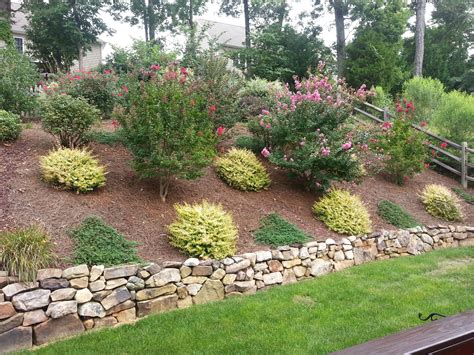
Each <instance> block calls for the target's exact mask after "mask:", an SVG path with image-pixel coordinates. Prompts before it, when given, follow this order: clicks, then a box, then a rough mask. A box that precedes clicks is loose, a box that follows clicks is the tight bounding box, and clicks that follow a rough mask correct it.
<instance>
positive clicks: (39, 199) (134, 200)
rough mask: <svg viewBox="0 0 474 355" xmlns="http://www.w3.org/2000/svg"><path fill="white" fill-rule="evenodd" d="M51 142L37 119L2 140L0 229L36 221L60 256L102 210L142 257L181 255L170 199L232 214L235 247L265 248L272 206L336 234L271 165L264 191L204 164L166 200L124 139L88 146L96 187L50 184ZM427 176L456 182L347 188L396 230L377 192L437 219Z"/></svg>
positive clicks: (313, 231)
mask: <svg viewBox="0 0 474 355" xmlns="http://www.w3.org/2000/svg"><path fill="white" fill-rule="evenodd" d="M52 147H53V141H52V139H51V137H50V136H49V135H48V134H46V133H44V132H43V131H42V130H41V129H40V127H39V126H38V125H34V127H33V128H32V129H26V130H24V131H23V133H22V135H21V138H20V139H19V140H18V141H17V142H14V143H11V144H8V145H0V230H4V229H9V228H13V227H15V226H18V225H28V224H32V223H37V224H41V225H43V226H44V227H45V228H46V229H48V230H49V231H50V233H51V235H52V236H53V238H54V241H55V243H56V252H57V254H58V255H59V256H60V257H62V258H63V260H64V257H67V256H70V255H71V252H72V247H73V245H72V241H71V239H70V237H69V236H68V233H67V232H68V230H69V229H70V228H71V227H73V226H76V225H77V224H79V223H80V222H81V221H82V220H83V219H84V218H85V217H86V216H90V215H97V216H100V217H102V218H103V219H104V220H105V221H106V222H107V223H109V224H110V225H112V226H113V227H114V228H116V229H117V230H119V231H120V232H122V233H123V234H125V235H126V237H127V238H129V239H131V240H135V241H137V242H138V243H139V248H138V251H139V254H140V256H141V257H143V258H144V259H146V260H151V261H164V260H182V259H184V258H185V256H184V255H182V254H180V253H179V252H178V251H177V250H176V249H175V248H174V247H172V246H170V245H169V243H168V240H167V235H166V225H168V224H170V223H171V222H172V221H173V220H174V219H175V213H174V209H173V204H175V203H180V202H189V203H192V202H194V201H201V200H202V199H207V200H209V201H213V202H220V203H222V205H223V206H224V207H225V208H226V209H227V210H228V211H230V212H231V213H232V215H233V217H234V220H235V222H236V224H237V225H238V227H239V242H238V251H239V252H247V251H252V250H257V249H259V250H260V249H265V248H267V247H265V246H262V245H258V244H256V243H255V241H254V240H253V237H252V235H251V233H252V231H253V230H255V229H256V228H258V225H259V221H260V218H261V217H262V216H264V215H266V214H268V213H270V212H277V213H279V214H281V215H282V216H283V217H285V218H287V219H288V220H289V221H290V222H292V223H294V224H296V225H298V226H299V227H300V228H302V229H303V230H305V231H306V232H308V233H309V234H310V235H312V236H313V237H314V238H315V239H318V240H321V239H325V238H327V237H332V238H335V239H337V238H341V236H339V235H337V234H335V233H333V232H330V231H328V230H327V229H326V228H325V227H324V225H323V224H322V223H321V222H319V221H317V220H316V219H314V218H313V216H312V214H311V206H312V204H313V203H314V201H315V200H316V199H317V198H318V196H317V195H316V194H314V193H310V192H307V191H305V190H304V189H303V188H301V187H300V186H297V185H296V184H295V183H294V182H292V181H291V180H289V179H288V178H287V176H286V173H285V172H284V171H281V170H279V169H278V168H276V167H273V166H271V165H267V167H268V169H269V172H270V174H271V178H272V186H271V188H270V189H269V190H268V191H262V192H258V193H251V192H240V191H237V190H234V189H231V188H229V187H228V186H227V185H226V184H224V183H223V182H222V181H221V180H220V179H219V178H218V177H217V176H216V174H215V172H214V171H213V169H212V168H209V169H207V171H206V174H205V175H204V176H203V177H202V178H200V179H198V180H195V181H184V180H177V181H174V182H173V184H172V186H170V191H169V198H168V201H167V202H166V203H162V202H161V200H160V197H159V192H158V186H157V181H156V180H154V179H149V180H140V179H139V178H138V177H137V176H136V175H135V174H134V172H133V170H132V169H131V167H130V158H131V157H130V154H129V153H128V152H127V150H126V149H125V148H124V147H122V146H113V147H112V146H107V145H102V144H92V145H91V148H92V150H93V152H94V154H95V155H96V156H97V157H98V158H99V159H100V161H101V162H102V163H103V164H105V165H107V169H108V172H109V173H108V175H107V184H106V186H105V187H104V188H102V189H101V190H99V191H97V192H93V193H89V194H86V195H77V194H75V193H72V192H68V191H61V190H57V189H55V188H52V187H50V186H48V185H47V184H45V183H43V182H42V181H41V179H40V171H39V167H38V158H39V156H41V155H44V154H46V153H47V152H48V150H49V149H51V148H52ZM428 183H438V184H444V185H446V186H450V187H452V186H459V183H458V182H457V181H455V180H453V179H450V178H448V177H446V176H442V175H439V174H437V173H435V172H433V171H426V172H424V173H423V174H422V175H419V176H417V177H416V178H414V179H413V180H411V181H409V182H408V183H407V184H406V185H405V186H403V187H400V186H397V185H394V184H392V183H390V182H388V181H386V180H385V179H384V178H383V177H381V176H375V177H370V178H367V179H366V180H365V181H364V182H363V183H362V184H361V185H358V186H354V187H352V188H353V190H354V192H356V193H358V194H360V195H361V197H362V199H363V200H364V201H365V202H366V204H367V205H368V208H369V210H370V212H371V214H372V218H373V224H374V229H375V230H380V229H382V228H385V229H394V227H393V226H391V225H388V224H386V223H385V222H383V221H382V220H381V219H380V218H379V217H378V216H377V213H376V209H377V207H376V206H377V202H378V201H379V200H380V199H390V200H392V201H394V202H395V203H398V204H400V205H402V206H403V207H404V208H405V209H406V210H407V211H409V212H410V213H411V214H413V216H414V217H415V218H416V219H417V220H419V221H420V222H422V223H424V224H436V223H442V221H439V220H437V219H435V218H433V217H431V216H430V215H428V214H427V213H426V212H425V211H424V209H423V206H422V205H421V203H420V201H419V199H418V197H417V193H419V191H420V190H421V189H422V188H423V186H424V185H425V184H428ZM470 192H471V193H472V192H473V191H472V190H471V191H470ZM463 207H464V210H465V214H466V216H467V217H466V220H465V221H464V223H463V224H469V225H474V207H473V206H471V205H468V204H466V203H463ZM66 260H67V259H66ZM63 262H65V263H67V261H63Z"/></svg>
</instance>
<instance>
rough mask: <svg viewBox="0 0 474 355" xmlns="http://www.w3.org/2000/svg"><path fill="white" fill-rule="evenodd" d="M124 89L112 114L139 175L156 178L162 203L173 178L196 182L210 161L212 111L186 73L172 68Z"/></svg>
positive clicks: (213, 152)
mask: <svg viewBox="0 0 474 355" xmlns="http://www.w3.org/2000/svg"><path fill="white" fill-rule="evenodd" d="M128 86H129V93H128V94H127V95H126V96H125V100H126V102H127V104H126V105H125V107H124V108H123V109H122V110H121V112H119V113H118V118H119V120H120V123H121V126H122V127H123V132H124V136H125V140H126V145H127V146H128V147H129V148H130V150H131V152H132V154H133V166H134V169H135V170H136V171H137V173H138V174H139V175H140V176H142V177H152V176H158V177H159V184H160V197H161V199H162V201H165V200H166V196H167V194H168V187H169V184H170V182H171V181H172V180H173V179H174V178H177V177H178V178H185V179H195V178H198V177H199V176H201V175H202V174H203V170H204V168H205V167H206V166H208V165H209V164H210V163H211V162H212V158H213V157H214V155H215V143H216V134H215V132H214V127H213V120H212V116H213V115H214V114H215V109H216V108H215V107H213V105H211V106H208V102H207V101H206V98H205V96H203V94H202V92H200V91H199V90H197V89H198V86H196V82H195V81H194V79H193V78H192V75H191V74H190V73H189V72H188V71H187V69H186V68H181V69H178V68H177V67H176V66H175V65H170V66H169V67H168V68H166V69H165V70H157V71H155V72H154V75H153V76H152V77H150V79H149V80H148V81H146V82H143V81H142V82H140V83H138V82H137V83H134V82H130V84H129V85H128Z"/></svg>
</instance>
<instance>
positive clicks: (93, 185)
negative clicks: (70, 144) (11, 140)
mask: <svg viewBox="0 0 474 355" xmlns="http://www.w3.org/2000/svg"><path fill="white" fill-rule="evenodd" d="M40 166H41V177H42V179H43V180H44V181H46V182H47V183H50V184H52V185H54V186H57V187H59V188H63V189H65V190H73V191H76V192H77V193H80V192H83V193H84V192H89V191H92V190H94V189H97V188H100V187H102V186H104V185H105V181H106V178H105V174H106V172H105V168H104V167H103V166H101V165H100V164H99V161H98V160H97V159H96V158H95V157H93V156H92V154H91V153H90V152H89V151H88V150H86V149H69V148H60V149H57V150H54V151H52V152H50V153H49V154H48V155H46V156H43V157H41V158H40Z"/></svg>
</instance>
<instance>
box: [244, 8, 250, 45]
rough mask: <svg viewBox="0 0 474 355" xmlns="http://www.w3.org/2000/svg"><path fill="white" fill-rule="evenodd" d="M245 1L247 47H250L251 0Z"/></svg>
mask: <svg viewBox="0 0 474 355" xmlns="http://www.w3.org/2000/svg"><path fill="white" fill-rule="evenodd" d="M243 1H244V18H245V48H250V13H249V0H243Z"/></svg>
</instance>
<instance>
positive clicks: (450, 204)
mask: <svg viewBox="0 0 474 355" xmlns="http://www.w3.org/2000/svg"><path fill="white" fill-rule="evenodd" d="M421 200H422V201H423V204H424V205H425V209H426V211H427V212H428V213H429V214H430V215H432V216H434V217H436V218H441V219H444V220H446V221H461V220H462V219H463V214H462V211H461V206H460V205H459V201H458V199H457V197H456V196H455V195H454V194H453V193H452V192H451V191H450V190H449V189H448V188H447V187H445V186H443V185H436V184H431V185H426V186H425V188H424V189H423V191H422V193H421Z"/></svg>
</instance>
